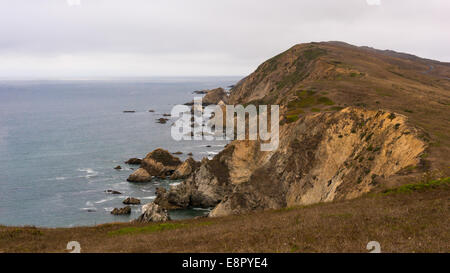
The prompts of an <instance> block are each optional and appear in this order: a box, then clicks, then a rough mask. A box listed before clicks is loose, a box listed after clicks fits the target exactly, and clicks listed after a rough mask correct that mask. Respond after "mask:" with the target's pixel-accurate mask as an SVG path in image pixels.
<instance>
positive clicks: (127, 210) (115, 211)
mask: <svg viewBox="0 0 450 273" xmlns="http://www.w3.org/2000/svg"><path fill="white" fill-rule="evenodd" d="M111 214H113V215H127V214H131V207H130V206H126V207H124V208H115V209H113V210H112V211H111Z"/></svg>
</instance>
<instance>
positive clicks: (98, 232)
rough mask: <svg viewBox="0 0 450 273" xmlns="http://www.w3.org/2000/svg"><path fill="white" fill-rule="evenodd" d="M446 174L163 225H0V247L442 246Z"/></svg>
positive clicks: (446, 245) (448, 186)
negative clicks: (357, 193) (337, 197)
mask: <svg viewBox="0 0 450 273" xmlns="http://www.w3.org/2000/svg"><path fill="white" fill-rule="evenodd" d="M449 210H450V179H449V178H446V179H444V180H440V181H434V182H428V183H419V184H415V185H407V186H402V187H400V188H397V189H395V190H387V191H385V192H384V193H378V194H371V195H366V196H364V197H361V198H358V199H355V200H351V201H340V202H332V203H323V204H316V205H312V206H307V207H299V208H288V209H283V210H276V211H275V210H271V211H264V212H255V213H252V214H249V215H240V216H229V217H223V218H214V219H210V218H207V219H194V220H186V221H171V222H167V223H163V224H149V225H136V224H123V223H117V224H106V225H100V226H96V227H79V228H66V229H64V228H58V229H43V228H34V227H22V228H18V227H0V252H64V251H66V250H65V247H66V244H67V242H69V241H72V240H76V241H78V242H80V244H81V248H82V250H81V251H82V252H367V250H366V249H365V247H366V245H367V243H368V242H369V241H378V242H380V244H381V250H382V251H383V252H450V231H449V229H448V227H449V224H450V221H449V217H448V215H449V212H450V211H449Z"/></svg>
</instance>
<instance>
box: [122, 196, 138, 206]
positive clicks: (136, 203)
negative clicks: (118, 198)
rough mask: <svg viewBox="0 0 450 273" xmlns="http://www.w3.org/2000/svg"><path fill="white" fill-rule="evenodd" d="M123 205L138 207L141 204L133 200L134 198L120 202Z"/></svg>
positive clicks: (135, 199)
mask: <svg viewBox="0 0 450 273" xmlns="http://www.w3.org/2000/svg"><path fill="white" fill-rule="evenodd" d="M122 203H123V204H125V205H139V204H141V200H139V199H137V198H134V197H128V198H127V199H125V200H123V201H122Z"/></svg>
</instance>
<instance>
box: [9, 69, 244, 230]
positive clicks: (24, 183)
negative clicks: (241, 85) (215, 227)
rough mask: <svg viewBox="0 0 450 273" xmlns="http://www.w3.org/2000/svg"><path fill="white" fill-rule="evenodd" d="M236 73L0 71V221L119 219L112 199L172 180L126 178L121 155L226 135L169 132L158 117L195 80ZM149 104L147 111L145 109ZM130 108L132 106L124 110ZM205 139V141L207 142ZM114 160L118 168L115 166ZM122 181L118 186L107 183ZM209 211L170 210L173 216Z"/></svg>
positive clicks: (188, 147)
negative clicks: (1, 74) (99, 75)
mask: <svg viewBox="0 0 450 273" xmlns="http://www.w3.org/2000/svg"><path fill="white" fill-rule="evenodd" d="M238 80H239V78H237V77H225V78H181V79H180V78H178V79H177V78H173V79H168V78H163V79H149V80H143V79H137V80H131V79H130V80H96V81H91V80H78V81H67V80H66V81H62V80H59V81H0V224H2V225H35V226H45V227H68V226H85V225H95V224H101V223H107V222H119V221H121V222H126V221H130V220H132V219H134V218H136V217H138V216H139V214H140V210H141V206H133V208H132V214H131V215H130V216H113V215H111V214H110V211H111V210H112V209H113V208H114V207H123V206H124V205H123V204H122V201H123V200H124V199H125V198H126V197H128V196H132V197H136V198H140V199H141V200H142V203H143V204H145V203H148V202H151V201H152V200H153V199H154V198H155V189H156V187H161V186H164V187H169V186H170V185H171V184H173V183H179V182H180V181H168V180H154V181H152V182H149V183H141V184H137V183H129V182H127V181H126V178H127V177H128V175H129V174H130V173H131V172H132V171H133V170H131V169H130V167H131V168H137V166H127V165H126V164H124V163H123V162H124V161H126V160H127V159H128V158H131V157H144V156H145V155H146V154H147V153H148V152H151V151H152V150H154V149H156V148H159V147H162V148H164V149H167V150H169V151H170V152H176V151H182V152H183V155H181V156H179V157H180V159H182V160H184V159H186V154H187V153H189V152H192V153H193V154H194V158H195V159H197V160H200V159H201V158H203V157H207V156H212V155H213V154H216V153H217V152H219V151H220V150H221V149H222V148H223V146H224V145H225V143H223V142H208V141H181V142H177V141H175V140H172V138H171V136H170V126H171V122H170V121H169V122H167V123H166V124H159V123H156V119H157V118H160V117H162V114H163V113H170V110H171V109H172V107H173V106H174V105H176V104H182V103H184V102H188V101H191V100H192V99H193V97H194V95H193V94H192V92H193V91H194V90H201V89H207V88H215V87H218V86H223V87H226V86H229V85H232V84H235V83H236V82H237V81H238ZM149 109H153V110H155V113H150V112H148V110H149ZM124 110H135V111H136V113H123V111H124ZM207 145H211V147H209V148H208V147H206V146H207ZM117 165H121V166H122V167H123V169H122V170H119V171H118V170H114V169H113V168H114V167H115V166H117ZM110 189H111V190H116V191H120V192H121V193H122V194H121V195H111V194H107V193H105V192H104V191H105V190H110ZM207 212H208V211H205V210H202V209H196V208H193V209H189V210H184V211H170V215H171V217H172V218H173V219H182V218H189V217H194V216H197V215H202V214H205V213H207Z"/></svg>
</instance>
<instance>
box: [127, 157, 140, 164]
mask: <svg viewBox="0 0 450 273" xmlns="http://www.w3.org/2000/svg"><path fill="white" fill-rule="evenodd" d="M141 163H142V159H140V158H135V157H134V158H130V159H128V160H127V161H125V164H128V165H141Z"/></svg>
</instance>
